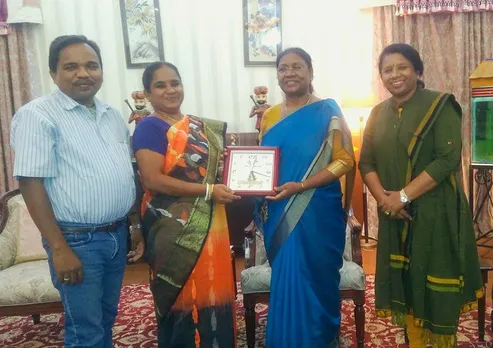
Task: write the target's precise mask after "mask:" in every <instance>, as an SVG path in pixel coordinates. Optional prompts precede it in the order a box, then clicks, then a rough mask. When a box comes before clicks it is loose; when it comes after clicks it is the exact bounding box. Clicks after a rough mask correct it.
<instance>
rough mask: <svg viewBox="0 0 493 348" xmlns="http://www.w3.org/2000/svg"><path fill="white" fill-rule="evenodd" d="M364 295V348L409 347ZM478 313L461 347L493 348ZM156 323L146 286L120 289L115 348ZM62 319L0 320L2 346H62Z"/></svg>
mask: <svg viewBox="0 0 493 348" xmlns="http://www.w3.org/2000/svg"><path fill="white" fill-rule="evenodd" d="M366 280H367V292H366V305H365V311H366V323H367V324H366V337H365V340H366V342H365V347H368V348H380V347H399V348H401V347H407V345H406V344H405V343H404V334H403V330H402V329H400V328H397V327H394V326H392V325H391V324H390V322H389V321H388V320H383V319H380V318H376V317H375V313H374V311H373V305H374V284H373V281H374V278H373V276H367V278H366ZM237 304H238V308H237V318H238V322H237V325H238V348H246V338H245V321H244V318H243V314H244V310H243V296H242V294H241V291H240V293H239V295H238V300H237ZM267 309H268V306H267V305H265V304H258V305H257V308H256V312H257V330H256V341H257V345H256V347H264V336H265V324H266V323H267ZM353 309H354V307H353V304H352V302H350V301H348V302H343V306H342V327H341V347H355V344H354V342H355V337H356V336H355V326H354V319H353ZM486 312H487V313H486V318H487V319H486V335H485V340H486V342H491V340H492V338H493V335H492V332H491V330H490V325H491V322H490V320H489V318H490V313H491V307H488V308H487V310H486ZM476 318H477V312H471V313H466V314H464V315H463V316H462V318H461V323H460V329H459V335H458V340H459V347H461V348H465V347H492V344H491V343H480V342H478V329H477V319H476ZM155 337H156V324H155V321H154V310H153V305H152V298H151V294H150V292H149V288H148V287H147V286H144V285H130V286H124V287H123V289H122V297H121V301H120V307H119V314H118V318H117V320H116V324H115V327H114V330H113V341H114V345H115V347H116V348H119V347H134V348H140V347H142V348H148V347H157V344H156V340H155ZM62 345H63V316H62V315H61V314H50V315H44V316H41V323H40V324H38V325H34V324H33V322H32V320H31V318H30V317H0V347H9V348H10V347H24V348H27V347H29V348H38V347H53V348H55V347H62Z"/></svg>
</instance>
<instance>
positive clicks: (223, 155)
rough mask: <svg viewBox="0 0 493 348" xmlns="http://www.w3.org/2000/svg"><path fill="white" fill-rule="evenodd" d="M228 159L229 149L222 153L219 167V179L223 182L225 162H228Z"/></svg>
mask: <svg viewBox="0 0 493 348" xmlns="http://www.w3.org/2000/svg"><path fill="white" fill-rule="evenodd" d="M226 157H228V149H224V151H223V152H222V153H221V157H220V158H219V166H218V167H217V177H218V178H219V179H221V180H222V178H223V174H224V162H225V161H226Z"/></svg>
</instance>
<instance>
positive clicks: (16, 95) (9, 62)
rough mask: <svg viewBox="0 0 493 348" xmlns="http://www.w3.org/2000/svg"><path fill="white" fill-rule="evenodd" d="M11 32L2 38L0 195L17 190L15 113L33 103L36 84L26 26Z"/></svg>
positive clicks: (0, 66) (0, 59) (22, 25)
mask: <svg viewBox="0 0 493 348" xmlns="http://www.w3.org/2000/svg"><path fill="white" fill-rule="evenodd" d="M10 28H11V33H10V34H9V35H4V36H0V145H1V148H0V194H3V193H5V192H6V191H8V190H12V189H14V188H15V187H16V183H15V181H14V179H13V177H12V169H13V161H14V159H13V154H12V152H11V149H10V144H9V143H10V137H9V135H10V125H11V121H12V116H13V115H14V113H15V111H17V110H18V109H19V108H20V107H21V106H22V105H24V104H25V103H27V102H28V101H29V100H30V99H31V97H32V95H33V93H32V92H33V86H34V85H33V83H34V81H35V79H32V78H31V74H30V73H29V72H30V71H32V66H31V65H30V64H29V60H30V59H29V57H30V56H29V51H28V47H29V46H30V45H29V43H28V41H27V38H28V36H27V29H26V26H25V25H24V24H12V25H10Z"/></svg>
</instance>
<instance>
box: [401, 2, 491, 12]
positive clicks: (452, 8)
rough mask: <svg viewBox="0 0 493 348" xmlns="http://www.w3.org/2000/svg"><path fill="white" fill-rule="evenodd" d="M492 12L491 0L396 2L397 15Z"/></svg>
mask: <svg viewBox="0 0 493 348" xmlns="http://www.w3.org/2000/svg"><path fill="white" fill-rule="evenodd" d="M477 11H493V0H397V11H396V13H397V15H399V16H406V15H412V14H429V13H439V12H477Z"/></svg>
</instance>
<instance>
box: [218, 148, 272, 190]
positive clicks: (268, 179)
mask: <svg viewBox="0 0 493 348" xmlns="http://www.w3.org/2000/svg"><path fill="white" fill-rule="evenodd" d="M228 154H229V155H228V160H227V162H228V163H227V165H226V168H225V173H226V175H225V185H227V186H228V187H229V188H230V189H232V190H233V191H235V192H236V193H238V194H243V195H259V196H261V195H270V194H273V190H274V187H275V186H277V175H278V173H277V167H278V161H279V150H278V149H277V148H268V147H261V146H256V147H250V148H243V147H229V148H228Z"/></svg>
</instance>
